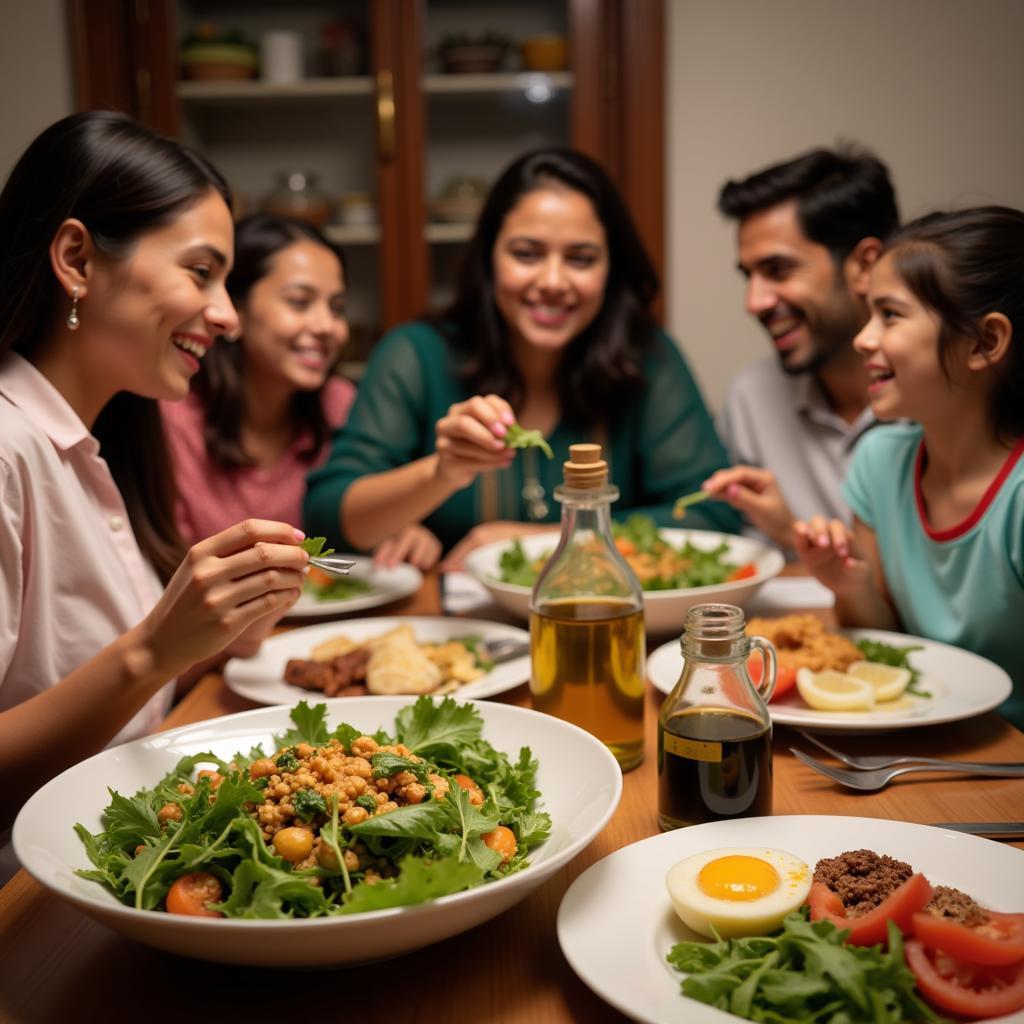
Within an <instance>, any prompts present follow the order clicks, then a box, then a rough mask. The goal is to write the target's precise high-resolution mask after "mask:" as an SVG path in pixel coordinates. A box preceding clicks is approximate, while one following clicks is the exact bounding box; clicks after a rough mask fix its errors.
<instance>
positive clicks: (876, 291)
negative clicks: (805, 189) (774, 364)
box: [794, 207, 1024, 727]
mask: <svg viewBox="0 0 1024 1024" xmlns="http://www.w3.org/2000/svg"><path fill="white" fill-rule="evenodd" d="M868 298H869V301H870V305H871V319H870V320H869V321H868V324H867V326H866V327H865V328H864V329H863V330H862V331H861V333H860V334H859V335H858V336H857V337H856V338H855V339H854V346H855V347H856V349H857V350H858V351H859V352H860V353H861V355H862V356H863V357H864V360H865V362H866V364H867V369H868V372H869V374H870V376H871V384H870V390H869V394H870V399H871V405H872V408H873V409H874V411H875V413H876V415H877V416H878V417H879V418H880V419H887V420H891V419H896V418H900V417H902V418H905V419H908V420H912V421H914V422H913V423H902V424H892V425H889V426H884V427H879V428H877V430H876V431H873V432H872V433H871V434H870V435H869V436H868V437H865V438H864V440H863V441H862V442H861V444H859V445H858V446H857V451H856V452H855V454H854V459H853V463H852V465H851V468H850V472H849V475H848V476H847V479H846V482H845V485H844V492H843V493H844V497H845V498H846V500H847V501H848V502H849V504H850V506H851V508H852V509H853V511H854V513H855V519H854V525H853V531H852V533H850V532H848V531H847V530H846V529H845V528H844V526H843V525H842V523H840V522H838V521H832V522H831V523H828V522H826V521H825V520H824V519H822V518H816V519H812V520H810V522H808V523H796V524H795V525H794V528H795V530H796V531H797V537H798V553H799V554H800V555H801V557H802V559H803V561H804V564H805V565H806V566H807V567H808V568H809V569H810V570H811V571H812V572H813V573H814V574H815V575H816V576H817V577H818V579H820V580H821V581H822V582H823V583H825V584H826V585H827V586H829V587H831V588H832V590H833V591H835V594H836V611H837V614H838V616H839V620H840V623H841V624H842V625H847V626H874V627H879V628H883V629H905V630H906V631H907V632H909V633H913V634H916V635H919V636H924V637H929V638H931V639H934V640H941V641H945V642H946V643H951V644H955V645H957V646H959V647H963V648H965V649H967V650H971V651H974V652H975V653H977V654H981V655H983V656H985V657H987V658H990V659H991V660H992V661H994V662H996V663H997V664H999V665H1001V666H1002V667H1003V668H1004V669H1005V670H1006V671H1007V672H1008V673H1009V675H1010V677H1011V679H1012V680H1013V684H1014V689H1013V693H1012V695H1011V697H1010V698H1009V699H1008V700H1007V701H1006V702H1005V703H1004V704H1003V705H1002V706H1001V708H1000V710H1001V711H1002V713H1003V714H1005V715H1006V716H1007V717H1008V718H1010V719H1011V721H1013V722H1015V723H1016V724H1017V725H1018V726H1022V727H1024V643H1022V641H1021V626H1022V624H1024V351H1022V348H1024V346H1022V340H1021V339H1022V332H1024V213H1021V212H1020V211H1018V210H1011V209H1007V208H1005V207H983V208H979V209H972V210H963V211H961V212H959V213H949V214H932V215H931V216H928V217H923V218H921V219H920V220H917V221H914V222H913V223H911V224H908V225H907V226H906V227H904V228H903V229H902V230H900V231H899V232H897V234H896V235H895V236H894V237H893V238H892V239H891V240H890V243H889V245H888V247H887V249H886V250H885V253H884V254H883V256H882V257H881V259H880V260H879V261H878V263H877V264H876V265H875V267H874V269H873V270H872V272H871V284H870V289H869V294H868Z"/></svg>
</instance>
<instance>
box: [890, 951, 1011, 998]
mask: <svg viewBox="0 0 1024 1024" xmlns="http://www.w3.org/2000/svg"><path fill="white" fill-rule="evenodd" d="M904 950H905V953H906V958H907V966H908V967H909V968H910V969H911V970H912V971H913V972H914V976H915V978H916V979H917V987H918V989H919V990H920V992H921V994H922V995H923V996H924V997H925V999H927V1000H928V1002H930V1003H931V1004H932V1005H933V1006H934V1007H935V1008H936V1009H939V1010H942V1011H944V1012H946V1013H956V1014H960V1015H961V1016H963V1017H1002V1016H1003V1015H1004V1014H1007V1013H1013V1012H1014V1011H1016V1010H1020V1009H1024V960H1022V961H1019V962H1018V963H1015V964H1007V965H1004V966H1001V967H980V966H977V965H974V964H963V963H958V962H957V961H956V960H954V959H953V958H952V957H950V956H946V955H945V954H944V953H929V951H928V950H926V949H925V947H924V945H923V944H922V943H921V940H920V939H910V940H909V941H908V942H907V944H906V946H905V947H904Z"/></svg>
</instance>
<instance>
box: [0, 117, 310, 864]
mask: <svg viewBox="0 0 1024 1024" xmlns="http://www.w3.org/2000/svg"><path fill="white" fill-rule="evenodd" d="M229 202H230V197H229V194H228V191H227V187H226V185H225V184H224V181H223V179H222V178H221V177H220V175H219V174H218V173H217V172H216V171H215V170H214V169H213V168H212V167H211V166H210V165H208V164H207V163H206V162H205V161H203V160H201V159H200V158H198V157H197V156H195V155H193V154H191V153H189V152H188V151H186V150H184V149H183V148H182V147H180V146H179V145H178V144H177V143H175V142H172V141H170V140H168V139H164V138H161V137H160V136H157V135H155V134H153V133H152V132H150V131H149V130H148V129H146V128H143V127H142V126H140V125H138V124H136V123H135V122H134V121H132V120H131V119H130V118H128V117H126V116H124V115H122V114H114V113H108V112H90V113H84V114H75V115H73V116H71V117H68V118H65V119H63V120H62V121H58V122H57V123H56V124H54V125H52V126H51V127H50V128H48V129H46V131H44V132H43V133H42V134H41V135H40V136H39V137H38V138H37V139H36V140H35V141H34V142H33V143H32V144H31V146H29V148H28V150H27V151H26V152H25V154H24V155H23V156H22V158H21V159H20V160H19V162H18V163H17V165H16V166H15V167H14V169H13V171H12V172H11V174H10V177H9V178H8V180H7V183H6V185H5V186H4V189H3V192H2V194H0V266H3V268H4V273H3V275H2V276H0V570H2V571H0V774H2V775H3V777H4V779H5V780H6V790H5V795H6V799H5V800H4V802H3V810H2V813H0V830H2V829H3V828H4V827H5V826H6V825H7V824H8V823H9V822H10V820H11V819H12V818H13V816H14V813H15V812H16V811H17V809H18V807H19V805H20V804H21V803H22V801H23V800H24V798H25V797H27V796H28V795H29V794H30V793H31V792H32V791H33V790H34V789H36V788H37V787H38V786H39V785H41V784H42V783H43V782H45V781H46V780H47V779H48V778H51V777H52V776H54V775H56V774H57V773H58V772H60V771H62V770H63V769H64V768H66V767H67V766H69V765H71V764H74V763H75V762H77V761H79V760H81V759H82V758H83V757H86V756H88V755H89V754H91V753H94V752H95V751H97V750H99V749H100V748H102V747H103V746H104V744H106V743H109V742H110V741H111V740H112V739H113V738H115V737H118V738H120V739H125V738H128V737H129V736H131V735H133V734H134V735H137V734H139V733H142V732H145V731H148V730H150V729H152V728H153V727H154V726H155V725H156V724H157V723H158V722H159V721H160V719H161V718H162V717H163V715H164V713H165V712H166V709H167V706H168V704H169V702H170V698H171V691H170V688H169V686H168V684H169V683H170V682H171V681H172V680H174V679H175V677H176V676H178V675H180V674H181V673H183V672H185V671H186V670H188V669H189V668H190V667H191V666H193V665H195V664H196V663H197V662H201V661H203V660H204V659H207V658H210V657H212V656H214V655H217V654H218V653H219V652H220V651H222V650H223V648H224V647H225V645H227V644H229V643H231V642H232V641H233V640H235V638H237V637H238V636H239V635H240V634H241V633H242V632H243V631H246V630H250V627H251V629H252V630H254V631H258V630H259V629H261V628H263V627H264V626H265V624H266V623H267V621H268V620H270V619H273V618H276V617H277V616H279V615H280V614H281V613H282V612H283V611H284V610H285V609H287V608H288V607H290V605H291V604H292V603H293V602H294V601H295V600H296V599H297V598H298V596H299V594H300V588H301V584H302V572H303V569H304V567H305V565H306V563H307V560H308V559H307V556H306V554H305V552H304V551H303V549H302V547H301V546H300V543H299V542H300V540H301V539H302V535H301V533H300V532H299V531H297V530H295V529H294V527H293V526H291V525H290V524H287V523H277V522H272V521H268V520H263V519H260V520H255V519H250V520H246V521H245V522H242V523H238V524H236V525H233V526H231V527H229V528H228V529H226V530H222V531H221V532H219V533H217V534H215V535H214V536H212V537H210V538H209V539H207V540H203V541H200V542H199V543H197V544H195V545H193V547H192V548H191V549H190V550H189V551H188V552H187V553H186V552H185V549H184V547H183V546H182V545H181V544H180V540H179V537H178V535H177V531H176V529H175V528H174V522H173V517H172V509H173V507H174V496H173V482H172V479H171V475H170V467H169V460H168V458H167V453H166V449H165V445H164V440H163V432H162V427H161V419H160V413H159V409H158V406H157V402H156V401H155V399H179V400H180V399H183V398H184V397H185V396H186V395H187V393H188V388H189V382H190V380H191V378H192V376H193V375H194V374H195V373H196V372H197V371H198V369H199V365H200V360H201V359H202V358H203V356H204V355H205V354H206V352H207V350H208V349H210V347H211V346H212V345H213V344H214V340H215V338H216V337H217V336H219V335H222V334H230V333H233V332H234V331H236V330H237V326H238V318H237V316H236V314H235V311H234V308H233V306H232V304H231V300H230V298H229V297H228V293H227V290H226V288H225V278H226V276H227V273H228V270H229V269H230V266H231V261H232V257H233V249H234V231H233V225H232V222H231V211H230V208H229ZM182 556H184V558H183V560H182ZM2 846H3V835H2V831H0V848H2ZM0 854H2V850H0ZM0 871H2V867H0Z"/></svg>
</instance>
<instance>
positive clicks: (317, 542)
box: [302, 537, 334, 558]
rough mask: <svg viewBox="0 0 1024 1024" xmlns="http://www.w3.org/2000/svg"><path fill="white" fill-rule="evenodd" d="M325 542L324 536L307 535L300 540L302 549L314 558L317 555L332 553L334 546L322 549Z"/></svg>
mask: <svg viewBox="0 0 1024 1024" xmlns="http://www.w3.org/2000/svg"><path fill="white" fill-rule="evenodd" d="M326 543H327V538H326V537H307V538H306V539H305V540H304V541H303V542H302V550H303V551H305V552H306V554H307V555H309V557H310V558H316V557H317V556H318V555H319V556H321V557H322V556H323V555H333V554H334V548H328V549H327V550H326V551H324V545H325V544H326Z"/></svg>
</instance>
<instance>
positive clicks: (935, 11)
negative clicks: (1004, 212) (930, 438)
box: [665, 0, 1024, 407]
mask: <svg viewBox="0 0 1024 1024" xmlns="http://www.w3.org/2000/svg"><path fill="white" fill-rule="evenodd" d="M665 4H666V15H667V21H668V25H667V27H668V31H667V34H666V47H667V49H666V89H667V91H668V96H667V101H668V102H667V121H668V123H667V125H666V129H667V149H668V167H667V169H666V173H667V193H668V214H667V225H666V226H667V238H668V254H667V271H666V275H665V290H666V295H667V300H668V301H667V312H668V324H669V328H670V330H671V332H672V333H673V335H674V336H675V337H676V339H677V340H678V341H679V342H680V344H681V345H682V346H683V348H684V349H685V351H686V353H687V355H688V357H689V358H690V360H691V362H692V365H693V367H694V370H695V372H696V373H697V374H698V376H699V378H700V381H701V383H702V386H703V388H704V391H705V396H706V398H707V399H708V401H709V403H710V404H712V405H713V406H715V407H717V405H718V403H719V402H720V401H721V399H722V397H723V396H724V393H725V388H726V385H727V383H728V381H729V379H730V377H731V375H732V373H733V372H734V371H735V368H736V367H737V366H739V365H740V364H742V363H743V362H745V361H747V360H749V359H752V358H756V357H758V356H760V355H763V354H766V353H768V352H769V351H770V349H769V346H768V343H767V341H766V335H764V333H763V331H762V329H761V328H760V327H759V326H758V325H757V324H756V323H755V322H754V321H752V320H750V319H749V318H748V317H747V316H746V314H745V313H744V312H743V307H742V302H743V289H742V284H741V279H740V277H739V275H738V273H736V271H735V269H734V267H735V260H736V257H735V248H734V241H735V225H734V224H732V223H730V222H726V221H724V220H723V219H722V218H721V217H720V216H719V214H718V213H717V212H716V211H715V201H716V198H717V194H718V190H719V188H720V187H721V185H722V184H723V183H724V182H725V181H726V180H727V179H730V178H742V177H745V176H746V175H747V174H749V173H751V172H753V171H756V170H759V169H761V168H762V167H765V166H767V165H768V164H771V163H775V162H777V161H780V160H784V159H788V158H789V157H791V156H795V155H797V154H798V153H800V152H802V151H804V150H807V149H810V148H812V147H814V146H819V145H832V144H834V143H835V141H836V140H837V139H838V138H840V137H844V138H850V139H853V140H856V141H858V142H861V143H863V144H865V145H867V146H869V147H870V148H871V149H873V150H874V151H875V152H876V153H877V155H878V156H879V157H880V158H881V159H882V160H883V161H884V162H885V163H886V164H888V166H889V170H890V173H891V175H892V177H893V181H894V183H895V185H896V191H897V197H898V199H899V203H900V211H901V214H902V215H903V217H904V218H905V219H909V218H911V217H914V216H917V215H919V214H922V213H925V212H928V211H929V210H930V209H934V208H936V207H940V206H946V207H948V206H951V205H956V206H964V205H971V204H974V203H982V202H999V203H1005V204H1008V205H1011V206H1017V207H1021V208H1024V110H1022V105H1024V2H1021V0H859V2H858V3H855V4H853V3H848V2H846V0H770V2H765V0H714V2H712V0H665Z"/></svg>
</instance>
